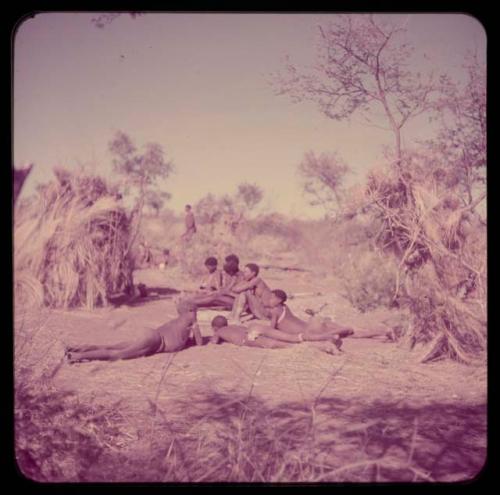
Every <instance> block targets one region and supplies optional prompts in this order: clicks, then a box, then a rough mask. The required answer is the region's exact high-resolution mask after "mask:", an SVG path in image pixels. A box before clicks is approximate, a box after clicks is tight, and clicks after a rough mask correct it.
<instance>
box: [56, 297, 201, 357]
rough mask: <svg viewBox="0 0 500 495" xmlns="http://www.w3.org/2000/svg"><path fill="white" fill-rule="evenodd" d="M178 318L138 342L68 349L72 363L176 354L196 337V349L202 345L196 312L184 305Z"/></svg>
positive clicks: (137, 339) (145, 334) (142, 334)
mask: <svg viewBox="0 0 500 495" xmlns="http://www.w3.org/2000/svg"><path fill="white" fill-rule="evenodd" d="M177 312H178V313H179V316H178V317H177V318H175V319H173V320H171V321H169V322H167V323H165V324H163V325H161V326H160V327H158V328H157V329H155V330H153V329H147V330H143V331H142V332H141V333H140V335H138V336H137V338H136V339H134V340H132V341H128V342H120V343H117V344H111V345H76V346H68V347H66V352H65V354H66V357H67V359H68V361H69V362H70V363H78V362H82V361H92V360H100V361H115V360H117V359H134V358H139V357H144V356H151V355H152V354H157V353H160V352H177V351H180V350H181V349H184V347H186V343H187V341H188V339H189V337H190V335H191V332H192V333H193V336H194V339H195V342H196V344H197V345H202V343H203V341H202V337H201V332H200V329H199V327H198V324H197V321H196V308H195V307H194V306H193V305H192V304H189V303H187V302H186V301H182V302H180V303H179V305H178V307H177Z"/></svg>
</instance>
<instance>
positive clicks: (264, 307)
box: [230, 263, 272, 322]
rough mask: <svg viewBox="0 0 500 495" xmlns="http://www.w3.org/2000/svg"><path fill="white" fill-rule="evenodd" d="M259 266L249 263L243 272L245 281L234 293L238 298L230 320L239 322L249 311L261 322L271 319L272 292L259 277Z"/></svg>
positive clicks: (233, 289)
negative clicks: (242, 314)
mask: <svg viewBox="0 0 500 495" xmlns="http://www.w3.org/2000/svg"><path fill="white" fill-rule="evenodd" d="M259 271H260V269H259V266H258V265H256V264H255V263H248V264H247V265H246V266H245V268H244V270H243V278H244V280H243V281H241V282H239V283H237V284H235V285H234V286H233V288H232V291H233V292H234V293H236V294H238V296H237V297H236V300H235V302H234V306H233V311H232V313H231V316H230V318H231V319H232V320H235V321H236V322H239V320H240V316H241V313H242V312H243V310H244V309H245V308H247V309H248V311H249V312H250V313H252V314H253V315H254V316H255V317H256V318H258V319H260V320H265V319H269V318H270V317H271V314H270V307H269V305H270V302H271V296H272V292H271V289H270V288H269V287H268V285H267V284H266V283H265V282H264V280H262V278H261V277H259Z"/></svg>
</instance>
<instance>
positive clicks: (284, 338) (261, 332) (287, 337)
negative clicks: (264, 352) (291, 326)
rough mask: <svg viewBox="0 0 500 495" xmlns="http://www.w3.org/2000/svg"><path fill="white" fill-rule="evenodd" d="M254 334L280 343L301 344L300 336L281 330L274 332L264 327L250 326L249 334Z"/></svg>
mask: <svg viewBox="0 0 500 495" xmlns="http://www.w3.org/2000/svg"><path fill="white" fill-rule="evenodd" d="M250 333H254V335H255V336H264V337H269V338H271V339H275V340H279V341H281V342H289V343H292V344H298V343H299V342H303V339H302V335H301V334H298V335H293V334H290V333H287V332H283V331H282V330H275V329H273V328H269V327H267V326H264V325H258V324H255V325H251V326H250V327H249V334H250Z"/></svg>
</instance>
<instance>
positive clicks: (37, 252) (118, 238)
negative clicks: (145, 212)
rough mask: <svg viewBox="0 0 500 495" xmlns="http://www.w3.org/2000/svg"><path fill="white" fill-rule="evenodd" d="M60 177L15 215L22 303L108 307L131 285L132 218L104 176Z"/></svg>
mask: <svg viewBox="0 0 500 495" xmlns="http://www.w3.org/2000/svg"><path fill="white" fill-rule="evenodd" d="M55 176H56V177H55V180H53V181H51V182H50V183H48V184H45V185H43V186H40V187H39V188H38V190H37V192H36V194H35V195H34V196H32V197H29V198H27V199H25V200H24V201H20V202H19V203H18V204H17V205H16V209H15V211H14V284H15V296H16V303H18V304H29V305H32V304H34V305H45V306H49V307H55V308H68V307H75V306H86V307H87V308H89V309H92V308H93V307H95V306H97V305H105V304H107V297H108V296H109V294H111V293H115V292H118V291H120V290H123V289H125V288H126V287H127V286H129V285H130V283H131V279H132V264H131V262H130V258H129V255H128V244H129V218H128V216H127V214H126V211H125V210H124V208H123V206H122V205H121V204H120V199H119V195H118V194H117V192H116V191H115V190H114V189H113V188H112V187H110V186H109V185H108V184H106V182H105V181H104V180H103V179H101V178H100V177H96V176H85V175H81V174H80V175H78V174H71V173H69V172H67V171H65V170H55Z"/></svg>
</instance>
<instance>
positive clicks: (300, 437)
mask: <svg viewBox="0 0 500 495" xmlns="http://www.w3.org/2000/svg"><path fill="white" fill-rule="evenodd" d="M179 406H180V410H181V411H184V420H183V421H179V419H178V418H179V416H177V419H176V420H175V421H174V420H173V419H169V418H170V416H169V415H170V414H172V410H169V415H166V414H165V413H164V412H162V411H159V413H158V423H157V430H156V431H157V432H158V431H162V432H168V433H167V436H168V437H169V438H172V437H174V438H175V439H176V440H177V442H176V443H175V445H176V447H175V448H177V449H178V452H177V455H178V456H179V458H182V459H184V463H186V466H185V468H186V470H184V469H183V470H182V471H177V472H171V473H169V474H168V476H167V477H169V479H171V480H177V481H179V480H181V479H182V480H184V481H186V479H184V478H183V477H184V476H188V477H189V479H190V480H198V479H199V480H203V481H266V482H269V481H273V480H274V481H277V480H278V481H287V482H293V481H305V482H325V481H331V482H335V481H337V482H342V481H356V482H394V481H397V482H421V481H463V480H467V479H472V478H474V477H475V476H476V475H477V474H478V473H479V472H480V471H481V469H482V467H483V465H484V463H485V460H486V405H485V404H480V405H460V404H456V403H449V402H443V403H432V404H424V405H421V406H414V405H411V406H410V405H407V404H406V405H405V404H404V403H402V402H401V401H399V402H383V401H375V402H371V403H363V402H354V401H345V400H342V399H337V398H320V399H317V400H316V401H313V402H312V403H296V402H293V403H284V404H281V405H280V406H278V407H270V406H269V405H268V404H266V403H265V402H263V401H261V400H259V399H256V398H253V397H249V396H247V397H244V396H242V397H236V396H234V395H227V394H219V393H208V394H207V393H201V394H200V395H196V396H193V397H190V401H189V403H184V404H179V405H178V406H177V407H179ZM156 440H157V441H158V442H159V443H158V448H159V449H160V450H159V452H161V456H162V458H163V459H164V456H165V455H166V454H167V450H166V449H163V448H162V447H161V445H162V443H163V441H162V440H161V436H160V437H157V439H156ZM165 440H166V439H165ZM164 445H169V446H171V445H172V442H171V441H170V442H168V441H166V443H165V444H164ZM200 446H201V447H200ZM170 448H172V447H170ZM203 459H210V463H209V465H206V464H205V463H204V462H203ZM187 472H189V474H186V473H187ZM209 472H210V474H208V473H209Z"/></svg>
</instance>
